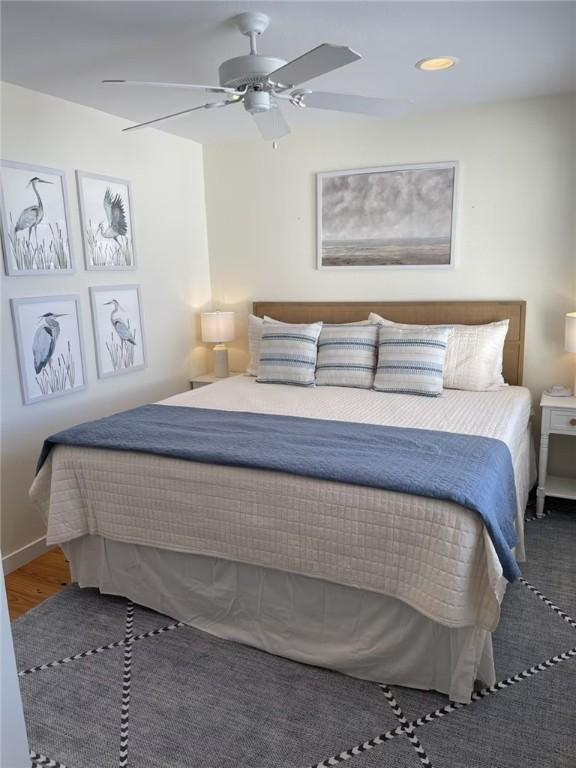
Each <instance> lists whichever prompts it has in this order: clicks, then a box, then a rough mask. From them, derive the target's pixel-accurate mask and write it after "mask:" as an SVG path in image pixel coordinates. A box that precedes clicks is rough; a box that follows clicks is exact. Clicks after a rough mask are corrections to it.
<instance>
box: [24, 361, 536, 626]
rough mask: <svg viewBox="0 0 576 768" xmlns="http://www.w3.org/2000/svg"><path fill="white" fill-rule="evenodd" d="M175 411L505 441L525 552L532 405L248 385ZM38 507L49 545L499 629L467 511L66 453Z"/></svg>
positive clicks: (490, 572) (514, 397)
mask: <svg viewBox="0 0 576 768" xmlns="http://www.w3.org/2000/svg"><path fill="white" fill-rule="evenodd" d="M163 404H165V405H178V406H190V407H194V406H198V407H203V408H217V409H221V410H236V411H251V412H256V413H279V414H285V415H292V416H303V417H311V418H320V419H335V420H340V421H356V422H362V423H370V424H383V425H390V426H399V427H402V426H404V427H419V428H422V429H432V430H434V429H436V430H441V431H448V432H460V433H463V434H475V435H483V436H486V437H493V438H497V439H500V440H502V441H504V442H505V443H506V445H507V446H508V447H509V449H510V452H511V456H512V461H513V466H514V473H515V480H516V487H517V495H518V521H517V527H518V534H519V541H520V544H519V547H518V554H519V556H521V555H522V554H523V530H522V513H523V509H524V505H525V501H526V496H527V492H528V488H529V475H530V472H529V467H530V442H529V436H528V421H529V415H530V396H529V392H528V390H526V389H524V388H522V387H506V388H503V389H502V390H499V391H496V392H482V393H478V392H461V391H456V390H451V391H446V392H445V393H444V395H443V396H442V397H441V398H438V399H434V400H431V399H429V398H420V397H412V396H406V395H392V394H384V393H378V392H373V391H368V390H356V389H346V388H340V387H322V388H321V387H317V388H311V389H308V388H306V389H303V388H296V387H287V386H283V385H274V384H257V383H256V382H255V380H254V379H252V378H250V377H246V376H239V377H232V378H230V379H226V380H223V381H221V382H218V383H216V384H214V385H211V386H209V387H204V388H202V389H200V390H195V391H193V392H186V393H182V394H180V395H176V396H175V397H173V398H170V399H168V400H165V401H163ZM31 496H32V498H33V500H34V501H35V502H36V503H37V505H38V506H39V508H40V510H41V512H42V514H43V515H44V516H45V518H46V520H47V527H48V534H47V539H48V543H49V544H61V543H63V542H66V541H71V540H73V539H75V538H78V537H80V536H84V535H86V534H90V535H99V536H102V537H104V538H107V539H110V540H113V541H119V542H125V543H132V544H139V545H146V546H153V547H159V548H161V549H167V550H171V551H177V552H190V553H194V554H200V555H207V556H212V557H218V558H223V559H226V560H231V561H236V562H244V563H250V564H253V565H258V566H263V567H268V568H276V569H280V570H283V571H287V572H291V573H297V574H301V575H305V576H310V577H313V578H319V579H324V580H326V581H331V582H334V583H337V584H343V585H346V586H351V587H358V588H361V589H365V590H369V591H374V592H377V593H380V594H383V595H387V596H389V597H394V598H397V599H399V600H402V601H403V602H405V603H407V604H408V605H410V606H411V607H413V608H415V609H416V610H417V611H419V612H421V613H422V614H423V615H425V616H427V617H428V618H430V619H432V620H434V621H437V622H438V623H440V624H442V625H444V626H447V627H471V626H478V627H481V628H483V629H486V630H488V631H491V630H493V629H494V628H495V627H496V625H497V623H498V618H499V610H500V601H501V597H502V594H503V590H504V587H505V581H504V579H503V577H502V569H501V566H500V563H499V561H498V558H497V556H496V553H495V551H494V548H493V545H492V542H491V541H490V538H489V536H488V534H487V532H486V531H485V529H484V526H483V524H482V522H481V520H480V518H479V517H478V516H477V515H476V514H475V513H473V512H471V511H470V510H467V509H464V508H462V507H460V506H458V505H457V504H454V503H450V502H442V501H438V500H434V499H428V498H422V497H416V496H411V495H408V494H401V493H394V492H389V491H382V490H377V489H372V488H364V487H359V486H352V485H347V484H344V483H337V482H332V481H324V480H316V479H313V478H305V477H295V476H291V475H286V474H283V473H280V472H272V471H267V470H252V469H244V468H236V467H223V466H214V465H207V464H196V463H194V462H185V461H182V460H178V459H171V458H165V457H158V456H151V455H147V454H137V453H129V452H126V453H119V452H114V451H107V450H95V449H88V448H74V447H64V446H59V447H57V448H56V449H54V450H53V451H52V453H51V456H50V457H49V459H48V461H47V462H46V464H45V465H44V467H43V468H42V470H41V472H40V473H39V475H38V476H37V478H36V480H35V482H34V484H33V486H32V489H31Z"/></svg>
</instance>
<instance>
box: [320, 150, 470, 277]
mask: <svg viewBox="0 0 576 768" xmlns="http://www.w3.org/2000/svg"><path fill="white" fill-rule="evenodd" d="M316 196H317V246H316V251H317V264H316V266H317V268H318V269H320V270H382V269H383V270H397V269H408V270H410V269H413V270H414V269H432V270H434V269H440V270H443V269H452V268H454V266H455V262H456V214H457V201H458V163H457V162H456V161H451V162H443V163H414V164H409V165H389V166H382V167H375V168H362V169H355V170H347V171H331V172H326V173H318V174H316Z"/></svg>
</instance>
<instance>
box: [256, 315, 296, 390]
mask: <svg viewBox="0 0 576 768" xmlns="http://www.w3.org/2000/svg"><path fill="white" fill-rule="evenodd" d="M264 320H267V321H268V322H270V323H278V324H279V325H287V323H282V322H281V321H280V320H274V319H273V318H271V317H267V316H265V317H257V316H256V315H248V353H249V358H248V366H247V368H246V373H247V375H248V376H258V365H259V364H260V343H261V341H262V329H263V327H264Z"/></svg>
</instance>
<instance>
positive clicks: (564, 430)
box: [536, 394, 576, 517]
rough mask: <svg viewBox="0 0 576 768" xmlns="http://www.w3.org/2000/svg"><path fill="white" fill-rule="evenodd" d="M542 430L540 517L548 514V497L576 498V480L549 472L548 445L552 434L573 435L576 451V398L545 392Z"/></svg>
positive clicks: (538, 508) (538, 510) (539, 479)
mask: <svg viewBox="0 0 576 768" xmlns="http://www.w3.org/2000/svg"><path fill="white" fill-rule="evenodd" d="M540 406H541V408H542V432H541V435H540V466H539V467H538V491H537V494H536V495H537V502H536V516H537V517H541V516H542V515H543V513H544V500H545V498H546V496H547V495H548V496H558V497H560V498H562V499H575V500H576V479H574V478H570V477H557V476H555V475H549V474H548V446H549V442H550V435H572V437H574V439H575V445H574V450H575V453H576V397H550V395H546V394H544V395H542V400H541V401H540Z"/></svg>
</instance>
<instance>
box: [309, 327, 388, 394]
mask: <svg viewBox="0 0 576 768" xmlns="http://www.w3.org/2000/svg"><path fill="white" fill-rule="evenodd" d="M378 327H379V326H378V325H377V324H365V325H358V324H353V325H349V324H340V325H323V326H322V331H321V332H320V338H319V339H318V362H317V363H316V384H318V385H319V386H332V387H358V388H359V389H370V388H371V387H372V385H373V384H374V373H375V370H376V357H377V353H378Z"/></svg>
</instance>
